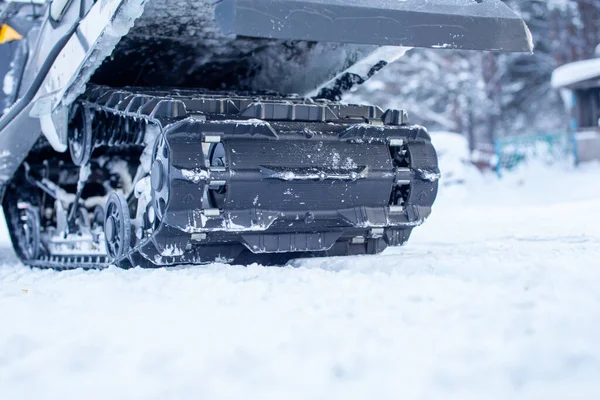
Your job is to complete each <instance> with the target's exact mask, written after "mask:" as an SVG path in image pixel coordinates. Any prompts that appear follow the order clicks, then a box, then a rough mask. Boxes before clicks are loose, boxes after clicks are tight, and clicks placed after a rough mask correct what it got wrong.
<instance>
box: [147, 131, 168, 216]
mask: <svg viewBox="0 0 600 400" xmlns="http://www.w3.org/2000/svg"><path fill="white" fill-rule="evenodd" d="M170 153H171V151H170V149H169V145H168V143H167V141H166V140H165V137H164V136H160V137H159V138H158V139H157V141H156V145H155V147H154V154H153V156H154V157H153V158H154V161H153V163H152V170H151V172H150V184H151V185H152V204H153V207H154V212H155V216H156V217H157V218H158V219H159V220H162V218H163V217H164V214H165V212H166V210H167V204H168V203H169V195H170V192H169V163H170V160H169V157H170ZM153 219H154V218H153Z"/></svg>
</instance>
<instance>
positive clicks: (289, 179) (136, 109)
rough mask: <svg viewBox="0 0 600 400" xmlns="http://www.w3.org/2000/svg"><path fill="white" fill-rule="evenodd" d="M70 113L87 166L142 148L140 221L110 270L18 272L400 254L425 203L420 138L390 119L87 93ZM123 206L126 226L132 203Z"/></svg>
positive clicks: (435, 172)
mask: <svg viewBox="0 0 600 400" xmlns="http://www.w3.org/2000/svg"><path fill="white" fill-rule="evenodd" d="M77 109H79V110H80V111H79V112H83V113H84V115H85V118H87V119H89V121H88V120H86V124H89V129H91V131H92V132H93V135H92V137H91V139H90V143H89V146H90V151H89V152H88V154H87V157H88V158H92V159H94V158H98V157H101V156H105V155H106V154H108V153H107V151H108V150H110V152H111V154H114V152H115V151H116V152H119V151H121V152H123V154H126V153H128V152H129V151H130V150H129V149H130V148H132V147H137V148H141V147H142V146H144V141H145V140H147V139H148V135H150V132H153V134H155V135H156V139H155V140H153V152H152V160H151V162H152V164H151V166H149V168H148V169H149V173H148V176H147V178H148V181H149V182H150V186H151V201H150V202H149V204H148V210H151V213H152V214H153V217H152V218H150V217H148V218H144V221H143V223H142V224H143V226H138V227H131V228H129V227H128V228H129V229H131V237H132V240H131V243H129V244H127V246H129V245H130V246H131V247H130V248H129V249H128V250H127V251H126V252H125V253H124V254H122V255H121V256H119V257H116V258H115V259H110V257H106V256H102V255H101V256H99V255H95V254H90V255H85V254H83V255H82V254H77V255H67V256H65V255H62V256H58V255H52V254H43V253H42V254H40V255H39V257H37V258H36V259H33V260H23V261H24V262H25V263H26V264H29V265H32V266H35V267H41V268H56V269H69V268H79V267H83V268H103V267H106V266H108V265H111V264H116V265H118V266H121V267H131V266H142V267H156V266H170V265H180V264H199V263H208V262H214V261H215V260H216V261H224V262H228V263H243V264H246V263H249V262H254V261H258V262H261V263H265V264H281V263H285V262H286V261H287V260H288V259H290V258H294V257H305V256H345V255H353V254H356V255H360V254H377V253H379V252H381V251H383V250H384V249H385V248H386V247H388V246H397V245H402V244H404V243H405V242H406V240H408V237H409V236H410V233H411V231H412V229H413V228H414V227H415V226H418V225H420V224H421V223H422V222H423V221H424V220H425V219H426V218H427V217H428V216H429V214H430V213H431V207H432V204H433V202H434V200H435V197H436V195H437V180H438V178H439V169H438V165H437V157H436V154H435V150H434V148H433V146H432V145H431V141H430V137H429V135H428V134H427V132H426V130H425V129H424V128H422V127H420V126H416V125H409V124H408V123H407V120H406V115H405V113H404V112H403V111H401V110H388V111H386V112H383V111H382V110H381V109H380V108H378V107H375V106H361V105H345V104H340V103H335V102H330V101H313V100H306V99H301V98H293V97H280V96H276V95H272V94H268V93H267V94H250V93H225V92H221V93H219V92H209V91H202V90H190V89H151V90H148V89H144V88H125V89H112V88H108V87H101V86H95V87H91V88H90V89H89V90H88V91H87V92H86V93H85V94H84V95H82V96H81V97H80V99H79V100H78V101H77V103H76V104H75V105H74V107H73V110H74V113H75V112H76V111H75V110H77ZM156 132H158V134H156ZM87 145H88V144H85V143H84V152H86V151H87V150H85V146H87ZM80 150H81V149H80ZM215 154H217V155H216V156H215ZM80 155H81V154H80ZM30 158H31V157H30ZM80 161H81V163H85V162H87V159H86V155H85V154H84V155H83V157H82V159H81V160H80ZM11 190H17V191H18V190H20V189H18V188H15V187H14V185H13V187H12V189H11ZM128 201H129V202H128V206H129V207H130V209H131V210H132V211H133V215H135V210H136V201H137V200H136V199H135V198H133V197H132V196H129V198H128ZM5 204H6V203H5ZM5 209H6V210H8V214H9V215H7V219H8V220H9V226H10V227H11V231H12V232H11V234H12V235H13V237H16V238H17V241H19V240H22V238H18V236H19V233H18V230H17V229H16V228H15V223H17V224H18V218H16V217H15V216H14V215H13V216H11V210H13V211H12V212H14V210H15V208H14V207H5ZM144 215H145V214H144ZM105 228H106V227H105ZM17 253H19V252H17Z"/></svg>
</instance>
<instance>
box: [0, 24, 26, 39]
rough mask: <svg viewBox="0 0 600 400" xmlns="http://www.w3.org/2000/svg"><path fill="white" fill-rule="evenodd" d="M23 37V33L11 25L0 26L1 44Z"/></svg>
mask: <svg viewBox="0 0 600 400" xmlns="http://www.w3.org/2000/svg"><path fill="white" fill-rule="evenodd" d="M21 39H23V35H21V34H20V33H19V32H17V31H16V30H14V29H13V28H11V27H10V26H9V25H7V24H3V25H2V27H1V28H0V44H2V43H8V42H12V41H14V40H21Z"/></svg>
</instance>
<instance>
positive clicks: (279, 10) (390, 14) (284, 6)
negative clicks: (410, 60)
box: [216, 0, 532, 52]
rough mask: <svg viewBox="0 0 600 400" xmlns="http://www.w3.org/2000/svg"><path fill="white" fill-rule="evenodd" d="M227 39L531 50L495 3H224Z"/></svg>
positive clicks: (519, 25)
mask: <svg viewBox="0 0 600 400" xmlns="http://www.w3.org/2000/svg"><path fill="white" fill-rule="evenodd" d="M216 18H217V22H219V24H220V26H221V28H222V29H223V31H224V33H226V34H234V35H239V36H250V37H260V38H271V39H298V40H309V41H319V42H321V41H328V42H340V43H355V44H356V43H360V44H376V45H390V46H410V47H443V48H453V49H472V50H502V51H518V52H521V51H531V50H532V48H531V40H530V38H529V33H528V31H527V27H526V26H525V24H524V23H523V21H522V20H521V18H519V17H518V16H517V15H515V14H514V12H512V11H511V10H510V9H509V8H508V7H507V6H505V5H504V4H503V3H502V2H501V1H500V0H486V1H483V2H479V1H474V0H433V1H431V0H430V1H422V0H407V1H390V0H369V1H361V0H223V1H222V2H221V3H220V4H219V5H218V6H217V8H216Z"/></svg>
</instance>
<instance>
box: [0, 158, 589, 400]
mask: <svg viewBox="0 0 600 400" xmlns="http://www.w3.org/2000/svg"><path fill="white" fill-rule="evenodd" d="M599 210H600V166H598V165H595V166H593V165H592V166H588V167H585V168H582V169H580V170H575V169H572V168H567V169H566V170H565V168H550V169H544V168H541V167H538V168H534V167H530V168H527V169H526V170H525V171H522V172H519V173H515V174H512V175H510V176H508V177H506V178H505V179H504V180H503V181H501V182H497V181H495V180H494V179H491V178H490V179H481V180H478V181H471V182H470V183H469V184H468V186H466V187H465V186H461V187H452V186H450V187H444V189H443V191H442V193H441V194H440V198H439V201H438V203H437V204H436V206H435V209H434V213H433V215H432V217H431V219H430V220H429V221H428V222H427V223H426V224H425V225H424V226H423V227H420V228H419V229H417V230H415V233H414V235H413V237H412V240H411V241H410V242H409V244H408V245H407V246H406V247H404V248H401V249H394V250H390V251H388V252H386V253H385V254H384V255H381V256H377V257H355V258H349V259H315V260H304V261H298V262H294V263H293V265H290V266H287V267H284V268H265V267H262V266H258V265H255V266H251V267H248V268H244V267H238V266H226V265H210V266H204V267H190V268H178V269H174V270H165V269H161V270H139V269H136V270H130V271H124V270H119V269H114V268H113V269H108V270H105V271H100V272H98V271H92V272H82V271H70V272H54V271H39V270H31V269H29V268H25V267H23V266H21V265H19V264H18V263H15V262H14V261H10V260H12V256H11V255H10V251H9V250H6V251H5V254H6V256H5V259H6V261H5V263H6V265H4V266H2V267H0V398H2V399H11V400H12V399H61V400H62V399H103V400H105V399H192V398H193V399H237V398H239V399H478V400H480V399H503V400H504V399H520V398H526V399H598V398H600V289H599V288H600V211H599Z"/></svg>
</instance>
